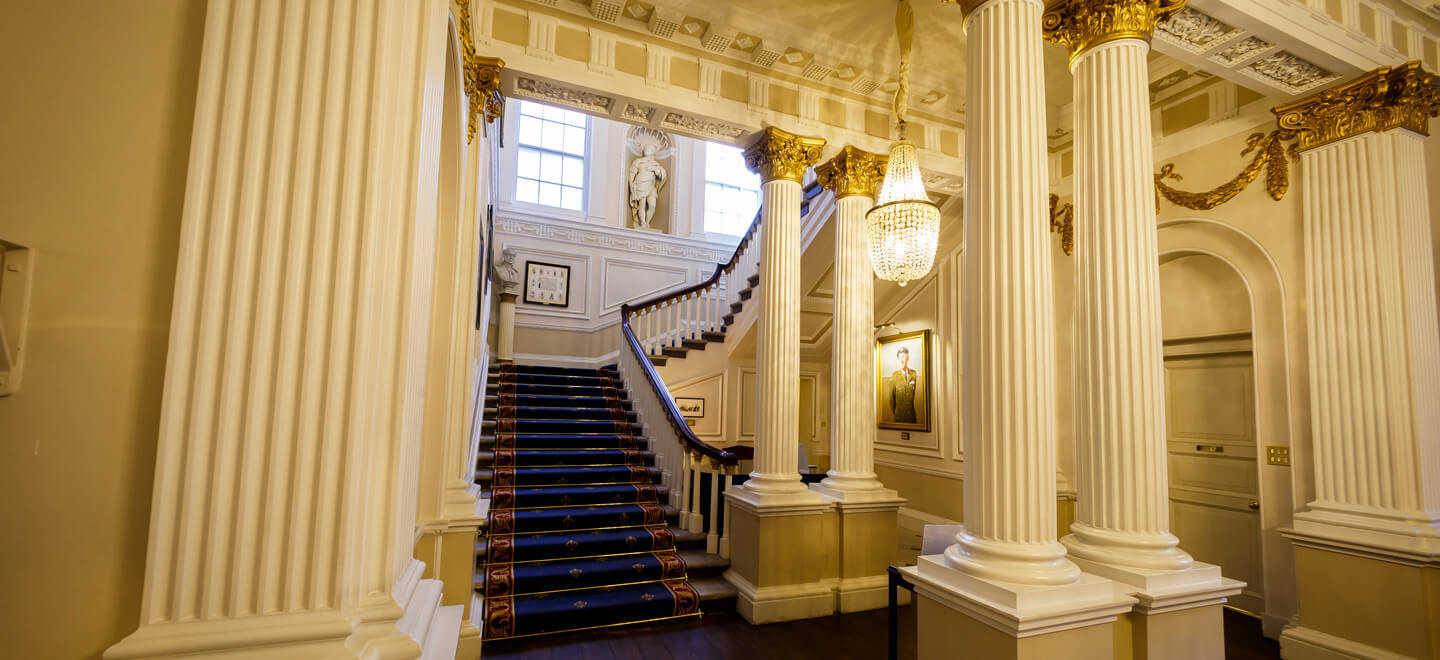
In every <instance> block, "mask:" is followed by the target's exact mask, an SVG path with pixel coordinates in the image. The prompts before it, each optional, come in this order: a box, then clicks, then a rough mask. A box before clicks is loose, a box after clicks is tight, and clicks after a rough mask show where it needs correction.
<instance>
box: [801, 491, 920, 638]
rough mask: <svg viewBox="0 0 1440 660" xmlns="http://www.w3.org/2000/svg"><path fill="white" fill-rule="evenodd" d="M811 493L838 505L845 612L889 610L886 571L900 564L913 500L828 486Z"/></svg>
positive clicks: (839, 595)
mask: <svg viewBox="0 0 1440 660" xmlns="http://www.w3.org/2000/svg"><path fill="white" fill-rule="evenodd" d="M810 490H812V491H814V492H816V493H819V494H820V495H822V496H824V497H825V498H826V499H827V500H830V501H832V502H834V503H835V509H836V512H837V513H838V520H839V543H838V545H837V546H836V547H837V548H838V550H839V555H840V581H839V584H838V586H837V587H836V602H837V606H838V608H839V611H840V612H847V613H848V612H864V611H867V610H875V609H880V608H882V607H887V606H888V605H889V603H890V600H889V594H888V587H889V584H890V578H889V576H888V575H887V574H886V573H885V569H886V568H888V567H889V566H890V565H891V564H893V563H895V553H896V550H897V547H898V545H899V544H898V539H899V528H900V520H899V515H900V514H899V512H900V507H901V506H903V505H904V504H905V502H907V501H908V500H906V499H905V498H903V497H900V496H899V495H898V494H897V493H896V492H895V491H893V490H890V489H888V488H878V489H871V490H835V489H832V488H828V487H826V486H825V485H824V484H823V483H822V484H811V485H810Z"/></svg>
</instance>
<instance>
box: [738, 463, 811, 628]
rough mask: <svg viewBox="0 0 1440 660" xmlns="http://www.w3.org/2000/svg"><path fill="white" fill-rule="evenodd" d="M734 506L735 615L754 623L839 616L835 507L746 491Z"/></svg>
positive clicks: (803, 495)
mask: <svg viewBox="0 0 1440 660" xmlns="http://www.w3.org/2000/svg"><path fill="white" fill-rule="evenodd" d="M725 496H726V498H727V499H728V501H729V504H730V514H729V515H730V570H728V571H726V572H725V579H726V580H727V581H729V582H730V584H733V585H735V589H736V590H737V591H739V592H740V596H739V599H738V600H737V602H736V610H738V611H739V612H740V616H742V617H744V618H745V620H746V621H749V622H750V623H757V624H758V623H773V622H776V621H791V620H795V619H809V618H814V617H821V616H830V615H831V614H834V613H835V588H836V585H837V583H838V581H839V578H838V576H839V553H838V552H836V543H837V540H838V527H839V525H838V521H837V519H836V513H835V506H834V504H832V503H831V502H829V501H826V500H824V499H823V498H821V497H820V496H819V495H816V494H814V493H811V492H810V491H808V490H807V491H800V492H799V493H796V494H794V495H787V496H786V497H783V498H776V497H763V496H761V497H757V496H755V494H753V493H749V492H747V491H746V490H745V489H744V488H743V487H737V488H732V489H730V490H729V491H726V493H725Z"/></svg>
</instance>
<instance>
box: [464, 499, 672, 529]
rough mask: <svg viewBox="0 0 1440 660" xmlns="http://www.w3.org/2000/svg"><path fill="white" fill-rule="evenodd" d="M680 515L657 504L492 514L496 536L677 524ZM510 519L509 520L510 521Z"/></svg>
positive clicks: (491, 518) (524, 510) (531, 510)
mask: <svg viewBox="0 0 1440 660" xmlns="http://www.w3.org/2000/svg"><path fill="white" fill-rule="evenodd" d="M677 518H678V514H677V513H676V512H675V511H673V510H671V511H667V510H666V509H665V508H664V507H661V506H659V505H657V504H650V505H638V504H620V505H606V506H596V507H567V508H563V509H521V510H514V511H500V512H494V511H492V512H491V513H490V532H491V533H492V534H525V533H532V532H551V531H564V530H596V529H615V528H619V527H633V526H635V525H661V524H666V523H674V522H675V520H676V519H677ZM507 519H508V520H507Z"/></svg>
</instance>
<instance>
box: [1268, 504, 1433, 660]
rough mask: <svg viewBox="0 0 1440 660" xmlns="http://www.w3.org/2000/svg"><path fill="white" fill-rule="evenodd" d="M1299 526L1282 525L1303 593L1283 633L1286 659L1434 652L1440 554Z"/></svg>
mask: <svg viewBox="0 0 1440 660" xmlns="http://www.w3.org/2000/svg"><path fill="white" fill-rule="evenodd" d="M1298 517H1299V516H1297V518H1298ZM1296 522H1297V523H1299V522H1300V521H1299V520H1297V521H1296ZM1296 527H1297V528H1296V529H1284V530H1281V533H1282V534H1284V535H1285V536H1286V537H1287V538H1289V539H1290V540H1291V541H1293V542H1294V543H1295V577H1296V583H1297V586H1298V587H1299V593H1300V616H1299V620H1298V622H1297V623H1296V625H1294V626H1292V627H1290V628H1286V629H1285V631H1284V632H1282V633H1281V634H1280V650H1281V652H1282V654H1283V655H1284V657H1286V658H1298V659H1300V660H1306V659H1319V658H1324V659H1330V658H1431V657H1436V656H1435V650H1436V649H1440V602H1437V601H1436V599H1435V596H1434V595H1435V594H1437V593H1440V556H1437V555H1433V554H1425V553H1423V552H1418V553H1416V552H1408V553H1407V552H1403V551H1401V550H1399V549H1397V548H1396V547H1395V546H1396V544H1394V543H1387V544H1386V545H1384V546H1382V547H1374V546H1365V545H1363V544H1361V543H1359V542H1357V541H1356V540H1355V539H1354V538H1353V537H1350V538H1348V539H1337V538H1335V537H1334V536H1330V535H1323V536H1322V535H1318V534H1313V533H1311V532H1310V531H1302V530H1301V529H1300V525H1298V524H1297V526H1296ZM1307 527H1312V528H1313V525H1307Z"/></svg>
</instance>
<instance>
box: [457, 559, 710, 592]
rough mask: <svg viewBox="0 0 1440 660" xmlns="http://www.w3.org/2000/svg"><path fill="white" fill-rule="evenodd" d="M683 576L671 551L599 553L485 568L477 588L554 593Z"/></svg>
mask: <svg viewBox="0 0 1440 660" xmlns="http://www.w3.org/2000/svg"><path fill="white" fill-rule="evenodd" d="M683 577H685V562H683V561H681V559H680V556H679V555H677V554H675V552H674V551H662V552H658V553H644V554H640V553H636V554H631V555H619V556H615V557H601V558H598V559H596V560H594V561H589V562H584V563H583V565H580V566H575V565H571V564H561V565H557V564H548V563H543V562H542V565H538V566H537V565H534V564H518V565H517V564H511V565H505V566H503V567H502V568H499V569H495V570H491V571H487V573H486V574H485V575H484V576H483V578H484V579H483V581H482V584H481V585H477V586H478V587H479V588H481V589H484V593H485V595H486V596H488V597H496V596H518V595H524V594H538V593H556V592H562V593H556V597H563V592H565V591H569V590H574V589H587V588H593V587H604V586H613V585H624V584H633V583H637V582H651V581H654V580H664V579H675V578H683Z"/></svg>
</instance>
